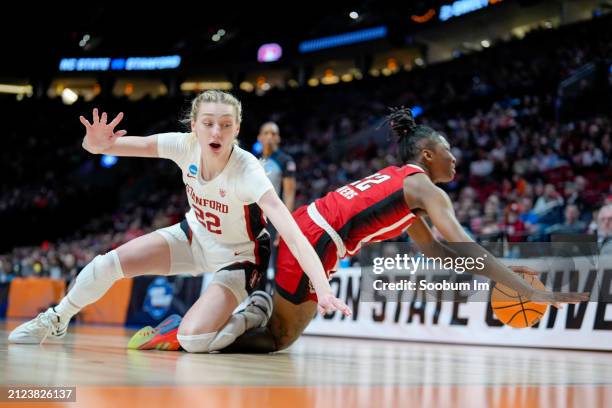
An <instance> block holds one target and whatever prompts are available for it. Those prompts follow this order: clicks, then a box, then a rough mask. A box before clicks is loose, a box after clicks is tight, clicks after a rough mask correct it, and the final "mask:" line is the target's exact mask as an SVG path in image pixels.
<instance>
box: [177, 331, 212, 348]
mask: <svg viewBox="0 0 612 408" xmlns="http://www.w3.org/2000/svg"><path fill="white" fill-rule="evenodd" d="M216 335H217V332H212V333H204V334H191V335H189V334H187V335H185V334H177V335H176V339H177V340H178V342H179V344H180V345H181V347H182V348H183V349H184V350H185V351H186V352H188V353H208V352H210V351H213V350H210V343H211V342H212V340H213V339H214V338H215V336H216Z"/></svg>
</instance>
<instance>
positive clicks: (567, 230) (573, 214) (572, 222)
mask: <svg viewBox="0 0 612 408" xmlns="http://www.w3.org/2000/svg"><path fill="white" fill-rule="evenodd" d="M563 214H564V218H565V220H564V222H563V223H559V224H555V225H553V226H551V227H548V228H547V229H546V233H547V234H581V233H583V232H585V231H586V228H587V224H586V223H585V222H584V221H580V210H579V209H578V207H577V206H575V205H573V204H570V205H568V206H567V207H565V211H564V213H563Z"/></svg>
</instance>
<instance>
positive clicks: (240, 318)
mask: <svg viewBox="0 0 612 408" xmlns="http://www.w3.org/2000/svg"><path fill="white" fill-rule="evenodd" d="M270 316H272V297H271V296H270V295H268V294H267V293H266V292H264V291H262V290H258V291H255V292H253V293H252V294H251V296H249V302H248V303H247V305H246V307H245V308H244V309H242V310H239V311H238V312H236V313H234V314H233V315H232V317H230V320H229V321H228V322H227V324H226V325H225V326H223V328H221V330H219V332H218V333H217V335H216V336H215V338H214V339H213V341H212V342H211V343H210V346H209V350H210V351H218V350H222V349H224V348H225V347H227V346H229V345H230V344H232V343H233V342H234V341H236V339H237V338H238V337H240V336H242V335H243V334H244V333H245V332H246V331H247V330H251V329H253V328H256V327H264V326H266V325H267V324H268V320H270Z"/></svg>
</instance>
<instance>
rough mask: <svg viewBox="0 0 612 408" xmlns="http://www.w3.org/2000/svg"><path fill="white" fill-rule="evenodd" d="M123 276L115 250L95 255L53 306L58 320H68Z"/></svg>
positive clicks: (98, 297)
mask: <svg viewBox="0 0 612 408" xmlns="http://www.w3.org/2000/svg"><path fill="white" fill-rule="evenodd" d="M124 277H125V276H124V275H123V270H122V269H121V264H120V263H119V257H118V256H117V252H116V251H115V250H112V251H110V252H108V253H107V254H106V255H98V256H96V257H95V258H94V259H93V260H92V261H91V262H90V263H88V264H87V266H85V268H83V270H82V271H81V272H80V273H79V274H78V275H77V278H76V281H75V284H74V286H73V287H72V289H70V291H69V292H68V294H67V295H66V296H65V297H64V298H63V299H62V301H61V302H60V304H59V305H57V306H55V308H54V309H55V312H56V313H57V314H59V316H60V321H62V322H67V321H69V320H70V319H71V318H72V316H74V315H75V314H77V313H78V312H79V310H81V309H82V308H84V307H85V306H87V305H89V304H92V303H94V302H95V301H97V300H98V299H100V298H101V297H102V296H103V295H104V294H105V293H106V292H107V291H108V290H109V289H110V288H111V286H113V284H114V283H115V282H116V281H118V280H119V279H121V278H124Z"/></svg>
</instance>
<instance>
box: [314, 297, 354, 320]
mask: <svg viewBox="0 0 612 408" xmlns="http://www.w3.org/2000/svg"><path fill="white" fill-rule="evenodd" d="M317 298H318V299H319V304H318V306H317V309H318V310H319V313H321V314H322V315H325V314H327V313H332V312H335V311H336V310H339V311H341V312H342V313H343V314H344V315H345V316H350V315H352V314H353V312H351V309H350V308H349V307H348V306H347V305H346V304H345V303H344V302H343V301H342V300H340V299H338V298H337V297H335V296H334V295H333V294H332V293H328V294H325V295H320V296H319V295H318V294H317Z"/></svg>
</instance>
